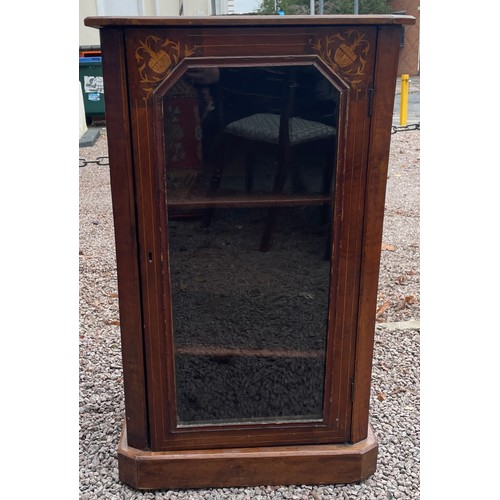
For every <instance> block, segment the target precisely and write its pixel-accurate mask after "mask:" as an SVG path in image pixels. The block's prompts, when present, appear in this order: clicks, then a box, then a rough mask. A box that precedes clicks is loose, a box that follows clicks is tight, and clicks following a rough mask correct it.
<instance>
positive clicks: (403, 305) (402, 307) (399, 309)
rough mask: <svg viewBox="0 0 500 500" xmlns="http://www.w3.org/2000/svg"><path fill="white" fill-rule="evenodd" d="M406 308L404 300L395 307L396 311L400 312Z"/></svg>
mask: <svg viewBox="0 0 500 500" xmlns="http://www.w3.org/2000/svg"><path fill="white" fill-rule="evenodd" d="M405 307H406V300H405V299H400V300H399V302H398V303H397V304H396V306H395V308H394V309H395V310H396V311H401V309H404V308H405Z"/></svg>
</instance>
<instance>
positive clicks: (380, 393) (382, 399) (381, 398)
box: [377, 392, 387, 401]
mask: <svg viewBox="0 0 500 500" xmlns="http://www.w3.org/2000/svg"><path fill="white" fill-rule="evenodd" d="M386 398H387V395H386V394H384V393H383V392H379V393H378V394H377V399H378V400H379V401H384V400H385V399H386Z"/></svg>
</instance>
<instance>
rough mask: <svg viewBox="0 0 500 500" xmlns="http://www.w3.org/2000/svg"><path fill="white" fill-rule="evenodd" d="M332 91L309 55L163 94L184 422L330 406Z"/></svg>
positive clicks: (209, 75)
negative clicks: (299, 61) (307, 60)
mask: <svg viewBox="0 0 500 500" xmlns="http://www.w3.org/2000/svg"><path fill="white" fill-rule="evenodd" d="M204 72H205V77H206V80H205V81H200V79H201V78H203V77H204ZM338 102H339V95H338V91H337V90H336V89H335V87H334V86H333V85H332V84H331V83H330V82H329V81H328V80H327V79H325V78H324V77H323V76H322V75H321V74H320V73H319V71H317V70H316V69H315V68H314V67H312V66H299V67H297V66H295V67H292V66H290V67H279V68H264V67H252V68H221V69H220V70H219V69H210V70H209V71H207V70H206V69H205V70H204V69H202V68H197V69H191V70H190V71H188V72H187V73H186V75H185V76H184V78H183V79H182V80H180V81H178V82H177V83H176V84H175V85H174V86H173V87H171V88H170V90H169V91H168V92H167V94H166V95H165V97H164V100H163V116H164V123H165V129H164V138H165V169H166V172H165V173H166V183H167V206H168V218H169V251H170V273H171V285H172V307H173V325H174V350H175V380H176V398H177V417H178V425H180V426H182V425H207V424H218V425H220V424H230V423H246V422H283V421H303V420H319V419H321V418H322V413H323V388H324V378H325V348H326V334H327V317H328V295H329V274H330V261H329V256H330V251H331V250H330V235H331V231H332V228H331V211H332V202H333V192H332V180H333V177H334V170H335V145H336V135H337V116H338Z"/></svg>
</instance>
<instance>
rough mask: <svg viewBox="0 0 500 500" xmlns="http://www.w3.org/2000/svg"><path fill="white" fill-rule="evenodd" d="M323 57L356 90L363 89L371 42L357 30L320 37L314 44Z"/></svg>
mask: <svg viewBox="0 0 500 500" xmlns="http://www.w3.org/2000/svg"><path fill="white" fill-rule="evenodd" d="M313 48H314V50H316V51H317V52H318V53H319V55H320V56H321V58H322V59H323V60H324V61H325V62H326V64H328V66H330V67H331V68H332V69H333V71H334V72H335V73H337V74H338V75H339V76H341V77H343V78H344V79H345V80H347V81H348V82H349V83H350V84H351V85H352V87H353V88H354V90H356V91H357V92H360V91H361V83H362V81H363V77H364V74H365V66H366V61H367V55H368V52H369V50H370V42H369V41H368V40H366V38H365V35H364V34H363V33H360V32H359V31H357V30H354V29H351V30H347V31H346V32H345V33H344V34H341V33H337V34H335V35H332V36H326V37H323V38H320V39H318V41H317V42H316V43H314V44H313Z"/></svg>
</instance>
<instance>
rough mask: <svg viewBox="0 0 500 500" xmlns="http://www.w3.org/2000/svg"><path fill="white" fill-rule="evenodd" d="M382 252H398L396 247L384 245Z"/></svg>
mask: <svg viewBox="0 0 500 500" xmlns="http://www.w3.org/2000/svg"><path fill="white" fill-rule="evenodd" d="M382 250H389V252H394V250H396V247H395V246H394V245H388V244H386V243H382Z"/></svg>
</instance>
